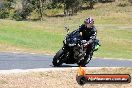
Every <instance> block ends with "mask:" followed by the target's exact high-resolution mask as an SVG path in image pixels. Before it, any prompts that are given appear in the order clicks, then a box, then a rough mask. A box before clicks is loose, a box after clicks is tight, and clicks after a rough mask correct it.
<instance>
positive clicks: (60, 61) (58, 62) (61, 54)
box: [52, 49, 64, 67]
mask: <svg viewBox="0 0 132 88" xmlns="http://www.w3.org/2000/svg"><path fill="white" fill-rule="evenodd" d="M63 59H64V51H63V50H62V49H60V50H59V51H58V52H57V53H56V55H55V56H54V58H53V61H52V64H53V65H54V67H59V66H60V65H62V64H63Z"/></svg>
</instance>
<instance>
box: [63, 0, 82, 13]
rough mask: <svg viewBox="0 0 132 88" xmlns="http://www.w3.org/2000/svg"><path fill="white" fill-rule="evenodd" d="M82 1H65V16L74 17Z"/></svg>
mask: <svg viewBox="0 0 132 88" xmlns="http://www.w3.org/2000/svg"><path fill="white" fill-rule="evenodd" d="M81 1H82V0H64V14H65V15H73V14H76V13H77V12H78V11H79V7H80V3H81Z"/></svg>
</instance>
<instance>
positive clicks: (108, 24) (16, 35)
mask: <svg viewBox="0 0 132 88" xmlns="http://www.w3.org/2000/svg"><path fill="white" fill-rule="evenodd" d="M131 8H132V6H126V7H117V6H115V5H114V3H109V4H101V6H100V4H97V5H96V7H95V9H94V10H85V11H81V12H79V13H78V14H77V15H75V16H70V17H50V18H49V17H45V20H44V21H42V22H40V21H11V20H0V48H1V49H2V50H1V51H4V50H6V49H4V48H6V47H15V48H20V49H22V48H23V49H25V50H26V49H29V50H31V51H37V52H40V53H41V52H42V51H49V52H52V53H55V52H57V51H58V50H59V49H60V48H61V46H62V40H63V38H64V35H65V34H66V32H65V31H64V30H63V29H64V26H65V25H68V26H69V28H70V29H71V31H72V30H74V29H77V28H78V26H79V25H80V24H82V23H83V20H84V19H85V18H86V17H88V16H92V17H93V18H94V19H95V25H96V26H97V30H98V38H99V39H100V41H101V45H102V46H101V47H100V49H99V51H97V52H95V54H94V57H110V58H130V59H132V55H131V53H132V30H128V29H132V25H131V23H132V17H131V14H132V9H131ZM127 28H128V29H127ZM2 47H4V48H2ZM29 52H30V51H29Z"/></svg>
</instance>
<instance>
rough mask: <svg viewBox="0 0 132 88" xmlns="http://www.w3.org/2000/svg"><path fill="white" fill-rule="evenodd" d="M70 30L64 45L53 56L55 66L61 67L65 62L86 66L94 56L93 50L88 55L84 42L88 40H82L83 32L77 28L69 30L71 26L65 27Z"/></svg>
mask: <svg viewBox="0 0 132 88" xmlns="http://www.w3.org/2000/svg"><path fill="white" fill-rule="evenodd" d="M65 30H66V31H67V32H68V33H67V35H66V36H65V38H64V40H63V47H62V48H61V49H60V50H59V51H58V52H57V53H56V55H55V56H54V58H53V61H52V64H53V66H54V67H59V66H61V65H62V64H63V63H66V64H75V63H76V64H77V65H78V66H85V65H86V64H88V63H89V61H90V60H91V58H92V55H93V51H91V52H90V54H89V56H88V57H85V56H86V48H85V47H84V44H85V43H86V42H87V41H86V40H82V37H81V34H80V33H79V32H78V31H77V30H75V31H73V32H71V33H70V32H69V28H67V27H65Z"/></svg>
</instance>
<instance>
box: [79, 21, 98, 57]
mask: <svg viewBox="0 0 132 88" xmlns="http://www.w3.org/2000/svg"><path fill="white" fill-rule="evenodd" d="M77 31H79V32H82V40H86V41H87V42H88V43H89V45H88V47H87V52H86V58H88V56H89V54H90V52H91V51H92V49H93V46H94V41H95V39H96V36H97V30H96V28H95V26H92V27H91V28H87V27H86V26H85V25H84V24H82V25H81V26H80V27H79V29H78V30H77Z"/></svg>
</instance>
